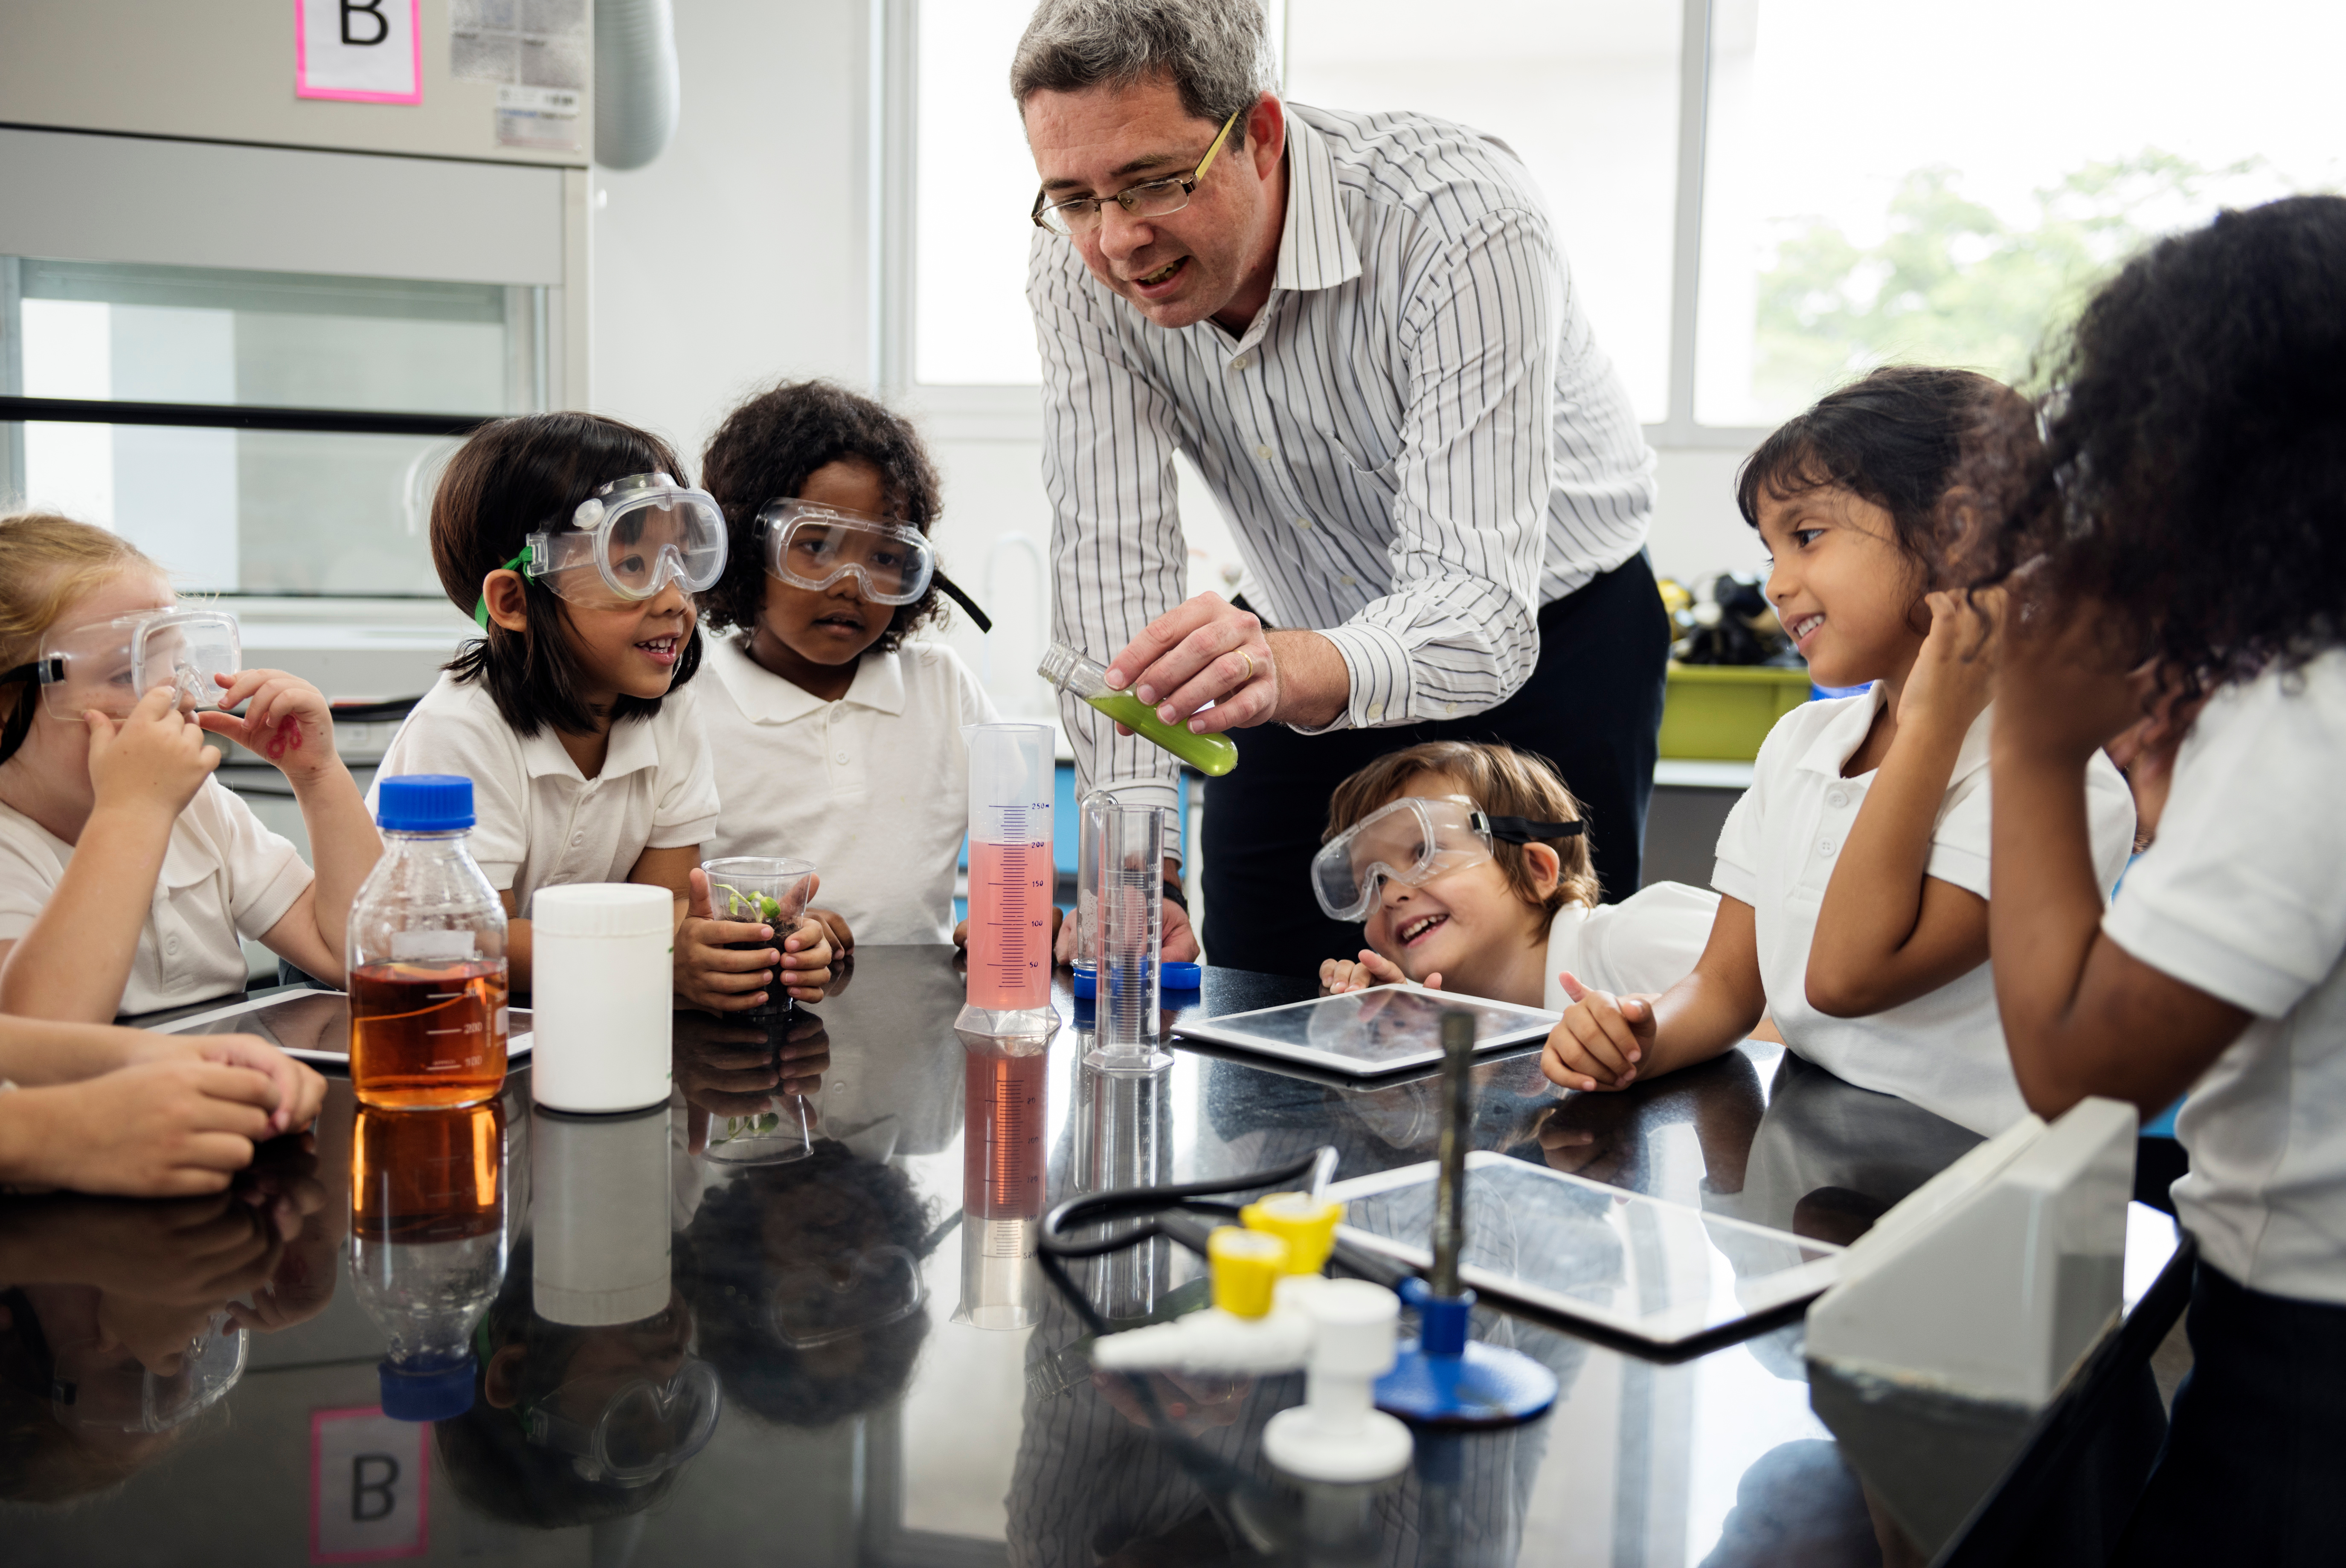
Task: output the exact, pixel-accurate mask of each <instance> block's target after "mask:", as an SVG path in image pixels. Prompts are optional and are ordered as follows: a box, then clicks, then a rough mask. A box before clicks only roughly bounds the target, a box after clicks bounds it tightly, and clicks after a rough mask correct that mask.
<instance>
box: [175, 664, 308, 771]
mask: <svg viewBox="0 0 2346 1568" xmlns="http://www.w3.org/2000/svg"><path fill="white" fill-rule="evenodd" d="M212 678H213V679H215V680H217V681H219V683H220V686H221V687H222V690H221V692H220V699H219V705H220V707H221V708H234V707H236V706H237V705H238V704H239V703H241V702H244V701H246V700H247V699H248V698H249V699H250V702H251V706H250V707H249V708H246V709H245V710H244V717H243V718H237V717H236V716H235V715H234V714H232V713H224V712H223V713H199V714H198V715H196V722H197V723H198V724H199V725H201V726H203V727H204V728H206V729H209V730H210V731H211V732H212V733H213V734H214V735H224V736H226V737H228V738H230V740H233V741H235V742H236V743H237V744H238V745H239V746H241V747H243V748H245V749H246V750H247V751H250V752H253V753H255V754H256V755H258V756H260V757H264V758H266V759H269V760H270V762H273V763H275V764H276V765H277V768H278V769H279V770H280V772H282V773H283V774H284V775H285V777H286V778H288V779H291V780H293V781H294V782H295V783H297V784H306V783H308V782H309V781H310V780H311V779H316V778H319V777H321V775H323V774H325V773H328V772H331V770H332V769H335V768H337V767H339V766H340V765H341V761H342V759H340V758H339V757H337V756H335V755H334V713H333V708H331V706H330V705H329V704H328V703H327V701H326V694H325V693H323V692H321V691H320V690H319V689H318V688H317V687H314V686H311V684H310V683H309V682H308V681H306V680H303V679H302V678H301V677H299V676H293V675H287V674H286V673H285V672H284V671H283V670H281V669H247V670H239V671H238V672H237V673H236V674H235V675H233V676H226V675H222V676H214V677H212Z"/></svg>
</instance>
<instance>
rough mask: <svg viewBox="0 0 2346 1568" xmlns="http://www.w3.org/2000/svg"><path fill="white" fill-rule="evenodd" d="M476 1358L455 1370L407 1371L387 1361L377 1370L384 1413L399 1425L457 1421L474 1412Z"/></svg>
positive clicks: (467, 1356) (467, 1357)
mask: <svg viewBox="0 0 2346 1568" xmlns="http://www.w3.org/2000/svg"><path fill="white" fill-rule="evenodd" d="M375 1371H376V1374H377V1377H378V1380H379V1381H380V1382H381V1384H382V1413H383V1414H384V1415H387V1416H389V1417H390V1418H391V1419H392V1420H395V1421H448V1420H455V1419H456V1418H457V1417H458V1416H461V1415H463V1414H464V1412H465V1411H466V1410H471V1409H472V1408H473V1373H474V1364H473V1358H472V1355H471V1354H470V1352H467V1353H466V1354H465V1356H464V1359H461V1360H459V1361H457V1362H455V1363H454V1365H452V1366H441V1367H429V1368H407V1367H402V1366H400V1365H399V1364H397V1363H396V1362H393V1361H384V1362H383V1363H382V1365H381V1366H379V1367H377V1368H376V1369H375Z"/></svg>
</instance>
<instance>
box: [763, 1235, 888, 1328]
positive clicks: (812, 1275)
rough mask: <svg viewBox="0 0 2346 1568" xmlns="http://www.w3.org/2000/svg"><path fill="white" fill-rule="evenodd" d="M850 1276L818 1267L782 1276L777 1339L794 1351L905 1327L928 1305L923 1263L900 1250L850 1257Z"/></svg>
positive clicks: (777, 1286)
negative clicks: (905, 1322) (906, 1321)
mask: <svg viewBox="0 0 2346 1568" xmlns="http://www.w3.org/2000/svg"><path fill="white" fill-rule="evenodd" d="M847 1263H848V1268H847V1277H846V1278H845V1279H843V1280H842V1279H841V1278H839V1274H838V1271H837V1270H836V1269H833V1268H824V1267H821V1266H820V1265H816V1266H810V1267H804V1268H790V1269H786V1270H784V1271H783V1273H782V1274H781V1276H780V1278H777V1279H776V1280H775V1282H774V1292H773V1297H772V1300H773V1307H772V1308H771V1309H770V1314H769V1316H770V1319H771V1320H772V1322H773V1326H774V1334H775V1336H776V1337H777V1338H778V1339H780V1340H781V1342H782V1343H783V1344H785V1345H788V1346H789V1347H790V1349H793V1350H808V1349H813V1348H814V1347H815V1346H817V1345H828V1344H830V1343H831V1342H832V1341H833V1340H836V1339H847V1338H849V1337H850V1336H852V1335H855V1334H863V1333H869V1332H870V1331H871V1330H872V1329H883V1328H885V1327H887V1326H888V1325H889V1324H891V1323H901V1322H903V1320H904V1319H907V1318H910V1317H911V1316H912V1315H913V1313H915V1312H918V1311H919V1310H920V1309H921V1308H922V1307H923V1305H924V1304H925V1303H926V1302H927V1300H928V1292H927V1290H926V1289H925V1288H923V1285H922V1284H921V1265H920V1260H919V1259H918V1258H916V1257H913V1254H912V1252H911V1251H910V1250H909V1249H908V1248H905V1247H864V1248H862V1250H860V1251H858V1252H855V1253H852V1254H851V1255H850V1256H849V1257H848V1260H847Z"/></svg>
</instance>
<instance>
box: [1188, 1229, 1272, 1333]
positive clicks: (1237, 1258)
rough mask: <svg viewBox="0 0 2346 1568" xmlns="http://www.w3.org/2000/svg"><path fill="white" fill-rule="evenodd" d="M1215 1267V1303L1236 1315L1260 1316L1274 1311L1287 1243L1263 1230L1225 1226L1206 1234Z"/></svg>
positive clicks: (1209, 1255)
mask: <svg viewBox="0 0 2346 1568" xmlns="http://www.w3.org/2000/svg"><path fill="white" fill-rule="evenodd" d="M1206 1257H1208V1259H1209V1260H1210V1261H1211V1263H1212V1264H1213V1268H1214V1305H1215V1306H1217V1307H1219V1308H1221V1309H1222V1310H1223V1311H1225V1312H1228V1313H1229V1314H1230V1316H1232V1317H1234V1318H1260V1317H1261V1316H1263V1315H1264V1314H1265V1313H1267V1312H1269V1311H1270V1291H1271V1287H1272V1286H1274V1285H1276V1284H1278V1283H1279V1277H1280V1273H1281V1272H1282V1268H1281V1266H1282V1265H1283V1264H1285V1263H1286V1261H1287V1243H1285V1242H1284V1241H1281V1240H1280V1238H1279V1237H1275V1236H1269V1235H1266V1234H1264V1233H1263V1232H1261V1231H1259V1230H1242V1229H1240V1228H1239V1227H1237V1226H1235V1225H1225V1226H1223V1227H1220V1228H1219V1229H1217V1230H1216V1231H1215V1232H1214V1233H1213V1234H1212V1235H1211V1236H1209V1237H1206Z"/></svg>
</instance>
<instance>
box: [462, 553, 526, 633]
mask: <svg viewBox="0 0 2346 1568" xmlns="http://www.w3.org/2000/svg"><path fill="white" fill-rule="evenodd" d="M529 557H530V547H529V546H528V545H523V546H522V547H521V554H520V555H515V557H514V558H513V559H512V560H510V561H507V562H506V563H505V565H502V566H499V567H498V568H497V570H498V571H500V572H510V571H513V570H515V568H516V567H518V566H519V565H521V564H522V563H523V562H524V561H526V560H528V559H529ZM473 619H474V620H475V621H477V622H479V623H480V627H481V629H482V630H483V631H487V630H488V629H489V596H488V593H487V591H486V589H485V587H484V590H483V592H482V594H481V602H480V603H479V604H477V605H474V606H473Z"/></svg>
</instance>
